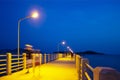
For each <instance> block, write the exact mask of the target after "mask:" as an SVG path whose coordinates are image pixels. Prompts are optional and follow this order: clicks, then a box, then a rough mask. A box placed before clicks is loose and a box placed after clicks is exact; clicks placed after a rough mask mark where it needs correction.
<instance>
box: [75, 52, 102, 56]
mask: <svg viewBox="0 0 120 80" xmlns="http://www.w3.org/2000/svg"><path fill="white" fill-rule="evenodd" d="M76 54H82V55H85V54H95V55H98V54H99V55H104V53H99V52H95V51H84V52H76Z"/></svg>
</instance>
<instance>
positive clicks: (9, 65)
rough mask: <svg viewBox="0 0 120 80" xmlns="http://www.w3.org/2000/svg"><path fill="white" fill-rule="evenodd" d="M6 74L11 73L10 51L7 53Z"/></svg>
mask: <svg viewBox="0 0 120 80" xmlns="http://www.w3.org/2000/svg"><path fill="white" fill-rule="evenodd" d="M7 74H8V75H10V74H11V53H7Z"/></svg>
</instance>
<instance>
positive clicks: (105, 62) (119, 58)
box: [81, 54, 120, 72]
mask: <svg viewBox="0 0 120 80" xmlns="http://www.w3.org/2000/svg"><path fill="white" fill-rule="evenodd" d="M81 56H82V57H83V58H87V59H88V60H89V64H90V65H91V66H92V67H93V68H95V67H111V68H114V69H116V70H117V71H119V72H120V55H108V54H104V55H99V54H97V55H96V54H85V55H81Z"/></svg>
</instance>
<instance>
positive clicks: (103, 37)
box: [0, 0, 120, 54]
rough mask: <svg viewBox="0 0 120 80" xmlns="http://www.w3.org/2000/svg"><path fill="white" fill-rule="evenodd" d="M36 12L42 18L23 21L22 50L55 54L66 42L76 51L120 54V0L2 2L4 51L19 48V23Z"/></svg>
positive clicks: (0, 35) (0, 23)
mask: <svg viewBox="0 0 120 80" xmlns="http://www.w3.org/2000/svg"><path fill="white" fill-rule="evenodd" d="M33 10H38V12H39V14H40V16H39V18H38V19H26V20H24V21H22V22H21V25H20V47H21V48H24V47H25V44H31V45H33V47H34V48H35V49H40V50H41V51H42V52H54V51H57V45H58V43H60V42H61V41H63V40H65V41H66V43H67V45H69V46H70V47H71V48H72V50H73V51H74V52H79V51H80V52H81V51H86V50H92V51H97V52H101V53H106V54H120V1H119V0H0V49H15V48H17V29H18V24H17V23H18V20H19V19H20V18H24V17H26V16H29V15H30V14H31V12H32V11H33ZM63 49H65V47H64V46H62V45H60V50H63Z"/></svg>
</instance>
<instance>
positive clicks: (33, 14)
mask: <svg viewBox="0 0 120 80" xmlns="http://www.w3.org/2000/svg"><path fill="white" fill-rule="evenodd" d="M38 16H39V14H38V12H37V11H35V12H33V13H32V15H31V17H32V18H38Z"/></svg>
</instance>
